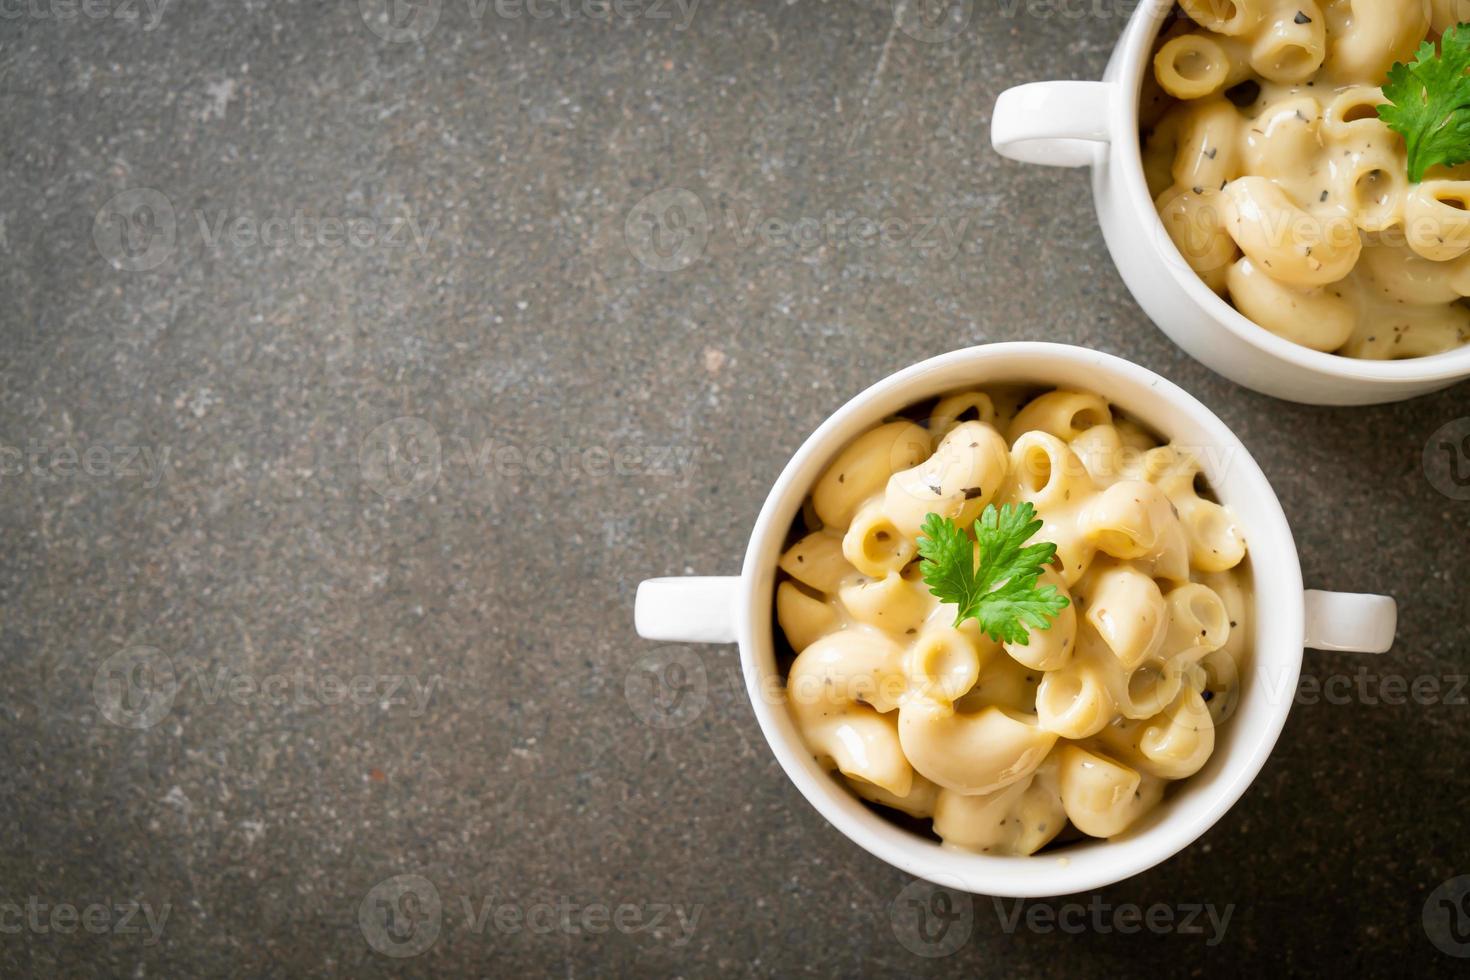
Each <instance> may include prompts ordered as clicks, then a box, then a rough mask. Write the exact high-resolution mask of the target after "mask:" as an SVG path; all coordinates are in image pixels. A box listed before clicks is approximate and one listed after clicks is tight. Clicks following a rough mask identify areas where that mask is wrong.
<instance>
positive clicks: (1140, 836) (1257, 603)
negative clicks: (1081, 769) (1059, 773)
mask: <svg viewBox="0 0 1470 980" xmlns="http://www.w3.org/2000/svg"><path fill="white" fill-rule="evenodd" d="M1058 361H1062V362H1066V363H1068V364H1069V365H1070V366H1071V367H1072V368H1073V369H1075V370H1076V371H1077V372H1079V373H1081V372H1088V376H1089V377H1095V376H1096V373H1097V372H1102V373H1104V374H1107V375H1109V376H1111V378H1112V379H1113V380H1114V381H1117V382H1121V384H1122V385H1123V386H1125V387H1128V388H1130V389H1132V390H1134V391H1137V392H1140V393H1141V394H1140V397H1144V396H1150V397H1151V396H1152V395H1151V394H1150V393H1152V394H1156V395H1158V396H1160V398H1161V400H1162V401H1163V402H1166V403H1168V406H1169V408H1171V409H1172V410H1173V412H1177V413H1179V414H1178V415H1172V414H1171V416H1170V418H1169V419H1163V418H1157V417H1141V418H1140V420H1141V421H1143V422H1145V423H1146V424H1148V425H1150V426H1151V427H1153V428H1154V429H1155V430H1156V431H1158V432H1160V433H1161V434H1166V435H1167V434H1168V433H1169V431H1170V429H1171V428H1175V429H1177V428H1179V427H1181V426H1183V425H1184V424H1185V421H1178V420H1187V423H1188V424H1190V425H1192V426H1194V427H1197V428H1199V429H1201V430H1202V431H1203V432H1204V433H1205V435H1206V438H1209V439H1212V440H1217V441H1218V444H1219V445H1221V446H1223V447H1228V448H1229V449H1230V451H1231V453H1230V462H1229V464H1228V467H1227V469H1228V471H1229V476H1228V479H1224V478H1222V479H1218V480H1217V479H1215V478H1214V475H1213V474H1207V475H1209V476H1211V478H1212V484H1213V486H1214V489H1215V490H1216V492H1217V494H1218V495H1219V496H1220V497H1221V500H1222V501H1225V502H1231V501H1233V500H1236V499H1237V498H1240V499H1242V500H1244V499H1245V498H1246V497H1247V496H1249V498H1250V500H1251V501H1252V509H1253V510H1255V511H1256V514H1255V520H1254V521H1253V522H1252V523H1251V524H1250V525H1249V534H1248V537H1249V538H1250V540H1251V541H1252V542H1253V544H1252V562H1251V568H1252V576H1253V579H1254V589H1253V592H1254V594H1255V596H1256V597H1257V598H1256V599H1255V600H1254V602H1253V615H1252V620H1253V626H1254V633H1255V637H1254V639H1255V643H1254V646H1253V652H1252V657H1251V665H1250V666H1249V667H1248V669H1250V670H1251V671H1252V678H1253V679H1252V680H1250V681H1249V682H1247V683H1246V684H1243V685H1242V687H1243V690H1242V692H1241V698H1240V704H1239V706H1238V708H1237V711H1236V713H1235V715H1234V716H1232V717H1233V718H1237V719H1243V717H1244V716H1246V715H1249V716H1250V717H1251V718H1252V719H1254V720H1255V721H1257V722H1258V723H1259V727H1258V728H1256V729H1254V730H1251V729H1247V730H1246V731H1245V732H1244V734H1238V733H1237V730H1236V729H1232V730H1231V732H1232V734H1231V736H1230V737H1231V739H1232V742H1233V745H1234V747H1233V748H1232V749H1231V750H1230V751H1229V752H1227V753H1221V752H1219V751H1218V750H1219V745H1218V744H1217V746H1216V749H1217V751H1216V752H1215V753H1214V754H1213V755H1212V758H1211V761H1210V762H1209V763H1207V765H1206V769H1205V770H1202V772H1201V773H1200V774H1196V776H1194V777H1191V779H1190V780H1184V781H1181V786H1182V787H1183V789H1182V790H1181V791H1180V792H1179V793H1177V794H1176V795H1175V796H1174V798H1173V799H1171V801H1170V803H1171V805H1170V806H1167V807H1159V808H1156V809H1155V810H1154V811H1153V813H1152V814H1150V815H1149V816H1148V817H1146V818H1145V819H1144V821H1143V822H1142V823H1143V825H1142V826H1141V827H1139V828H1130V830H1129V831H1128V832H1126V833H1125V834H1123V835H1121V836H1120V837H1116V838H1111V839H1107V840H1096V841H1091V842H1083V843H1078V844H1074V845H1069V846H1068V847H1067V848H1065V849H1064V850H1059V851H1057V852H1055V853H1052V852H1047V853H1046V854H1044V855H1040V856H1032V857H1000V856H991V855H985V854H976V853H973V852H968V851H960V850H955V849H950V848H946V847H944V846H943V845H941V844H939V843H936V842H934V841H932V840H929V839H926V838H923V837H920V836H918V835H916V834H914V833H912V832H911V831H909V830H906V829H904V828H903V827H901V826H900V825H898V824H897V823H895V822H893V821H891V820H888V819H886V818H885V817H883V816H881V815H880V814H878V813H877V812H876V811H874V810H872V809H869V808H868V807H867V806H866V805H864V804H862V803H861V802H859V801H858V799H857V798H856V797H855V796H854V795H853V794H851V793H850V792H849V791H848V790H847V789H846V788H845V787H844V786H843V785H842V784H841V783H840V782H839V780H838V779H837V778H836V777H835V776H833V775H832V774H830V773H828V772H826V771H825V770H823V769H822V768H821V767H819V766H818V765H817V763H816V760H815V759H814V758H813V757H812V755H811V754H810V752H809V751H808V749H807V748H806V745H805V744H804V742H803V741H802V740H801V737H800V734H799V732H797V731H796V728H795V724H794V721H793V720H792V718H791V716H790V714H789V712H788V710H787V707H786V703H785V699H784V696H780V697H770V696H769V695H768V694H765V695H763V692H769V691H771V690H773V687H772V686H771V685H772V682H774V685H775V687H774V689H778V690H781V691H782V692H784V687H783V686H781V684H782V682H784V676H783V675H782V674H781V673H780V671H779V669H778V668H777V665H776V662H775V652H774V646H775V645H774V614H773V607H774V591H775V578H776V563H775V557H776V556H777V555H778V554H779V551H780V549H781V547H782V546H783V544H784V542H785V540H786V535H787V531H788V530H789V528H790V526H791V522H792V520H793V519H794V518H795V516H796V513H797V511H798V510H799V508H800V506H801V502H802V500H803V499H804V498H805V496H806V495H807V493H808V491H809V490H810V487H811V484H812V483H813V482H814V480H815V474H816V473H818V472H820V470H821V469H822V468H824V467H825V466H826V465H827V463H828V462H830V460H831V459H832V458H833V456H835V454H836V453H837V452H838V451H839V450H840V449H841V447H842V446H843V445H844V444H846V443H847V442H848V441H850V439H851V438H852V437H853V436H855V435H856V434H857V433H858V432H860V431H862V430H863V429H864V428H867V427H869V426H871V425H872V424H876V423H877V422H878V421H880V420H881V419H882V418H883V417H884V416H885V415H887V414H890V413H891V412H892V411H896V410H897V409H898V408H901V407H904V406H905V405H912V404H914V403H916V402H921V401H923V400H925V399H927V398H929V397H933V396H936V395H938V394H940V393H941V392H943V391H946V390H956V388H957V386H955V385H953V384H948V385H939V386H937V387H934V388H932V390H931V389H929V388H923V385H924V384H925V379H926V378H927V379H929V381H928V383H929V384H931V385H932V384H933V383H934V381H933V379H934V378H935V377H937V376H940V375H942V373H943V372H945V371H948V370H960V369H965V370H969V369H976V368H979V369H990V370H993V371H996V372H997V373H998V374H999V375H1000V376H999V377H995V378H993V379H988V380H985V381H975V382H972V383H974V384H976V385H980V384H1005V383H1046V382H1031V381H1030V380H1029V378H1027V377H1026V376H1027V375H1031V376H1036V375H1044V374H1045V372H1046V370H1047V365H1048V364H1053V363H1056V362H1058ZM1027 365H1031V366H1030V367H1027ZM1053 383H1055V382H1053ZM1079 387H1085V386H1079ZM920 389H922V390H920ZM1109 401H1110V402H1112V403H1114V404H1117V403H1118V402H1117V399H1114V398H1111V397H1110V398H1109ZM889 405H891V406H893V407H892V408H888V407H886V406H889ZM1125 408H1126V406H1125ZM1129 412H1130V414H1134V415H1138V414H1139V413H1136V412H1133V411H1132V410H1131V409H1129ZM1171 420H1175V421H1177V424H1174V425H1171V424H1170V422H1171ZM1203 462H1204V461H1202V463H1203ZM1205 468H1206V469H1208V468H1209V465H1208V464H1206V465H1205ZM1222 477H1223V474H1222ZM1222 485H1228V486H1229V487H1230V488H1232V489H1233V490H1234V492H1233V493H1229V494H1228V495H1227V493H1225V492H1223V486H1222ZM1264 541H1270V542H1272V545H1271V546H1270V547H1268V548H1267V549H1266V555H1269V556H1270V560H1269V561H1265V560H1263V559H1264V558H1265V556H1266V555H1257V554H1256V551H1255V543H1257V542H1264ZM1263 573H1265V574H1263ZM1265 588H1269V590H1270V592H1269V593H1268V594H1267V596H1266V599H1265V600H1263V599H1262V598H1261V596H1262V593H1263V590H1264V589H1265ZM1263 604H1264V605H1267V606H1269V607H1270V615H1269V616H1268V615H1264V614H1262V607H1263ZM1304 617H1305V611H1304V599H1303V590H1302V580H1301V566H1300V562H1299V558H1298V555H1297V550H1296V545H1295V541H1294V539H1293V537H1292V534H1291V528H1290V526H1289V524H1288V523H1287V521H1286V516H1285V514H1284V513H1283V512H1282V510H1281V505H1280V502H1279V500H1278V499H1277V497H1276V495H1275V492H1274V491H1273V490H1272V489H1271V487H1270V483H1269V482H1268V481H1267V480H1266V477H1265V474H1264V473H1263V472H1262V471H1261V469H1260V467H1259V466H1258V465H1257V464H1256V462H1255V460H1254V459H1252V458H1251V457H1250V454H1249V452H1248V451H1246V449H1245V447H1244V446H1243V445H1242V444H1241V443H1240V441H1239V440H1238V439H1237V438H1236V437H1235V435H1234V434H1233V433H1232V432H1231V430H1230V429H1229V428H1228V427H1227V426H1226V425H1225V424H1224V423H1223V422H1222V421H1221V420H1220V419H1219V418H1218V417H1216V416H1215V414H1214V413H1213V412H1211V411H1210V410H1209V409H1208V408H1206V407H1205V406H1204V405H1203V404H1201V403H1200V402H1199V401H1198V400H1197V399H1195V398H1194V397H1193V396H1192V395H1190V394H1189V393H1187V392H1185V391H1184V390H1183V389H1181V388H1179V387H1178V386H1176V385H1174V384H1173V383H1171V382H1169V381H1168V380H1166V379H1164V378H1163V377H1161V376H1159V375H1157V374H1155V373H1154V372H1153V371H1150V370H1149V369H1147V368H1144V367H1142V366H1140V365H1137V364H1134V363H1132V362H1130V361H1126V360H1124V359H1122V358H1119V357H1116V356H1114V355H1111V354H1106V353H1103V352H1101V351H1096V350H1092V349H1089V348H1085V347H1077V346H1072V345H1066V344H1054V343H1044V342H1035V341H1021V342H1008V343H996V344H988V345H981V346H976V347H968V348H963V349H960V350H956V351H951V352H949V353H946V354H940V355H938V356H936V357H931V358H928V359H926V360H924V361H921V362H919V363H917V364H913V365H911V366H909V367H907V368H904V369H902V370H900V371H897V372H895V373H893V374H891V375H889V376H887V377H886V378H884V379H882V380H880V381H878V382H877V383H875V384H873V385H871V386H869V387H868V388H866V389H865V390H863V391H862V392H860V393H859V394H857V395H855V396H853V397H852V398H851V399H849V400H848V401H847V402H846V403H845V404H843V405H842V406H841V407H840V408H839V409H837V411H835V412H834V413H832V415H831V416H829V417H828V418H827V419H826V421H824V422H823V423H822V424H821V425H820V426H818V428H817V429H816V430H815V431H814V432H813V433H812V434H811V435H810V436H808V437H807V438H806V440H804V441H803V443H802V444H801V446H800V448H799V449H797V451H796V452H795V453H794V454H793V456H792V457H791V459H790V461H789V462H788V463H787V464H786V466H785V467H784V468H783V469H782V472H781V474H780V476H779V477H778V478H777V480H776V482H775V483H774V484H773V486H772V488H771V491H770V494H769V495H768V496H767V498H766V501H765V503H764V504H763V506H762V508H761V511H760V515H759V517H758V518H757V520H756V523H755V527H754V530H753V531H752V533H751V538H750V544H749V546H748V548H747V550H746V555H745V560H744V563H743V565H742V569H741V575H740V586H739V593H738V600H737V604H736V630H737V633H738V642H739V648H740V659H741V665H742V671H743V674H744V677H745V682H746V688H747V694H748V696H749V697H750V700H751V706H752V709H753V711H754V712H755V715H756V718H757V721H758V722H759V724H760V727H761V731H762V734H763V735H764V736H765V738H766V742H767V744H769V745H770V747H771V750H772V752H773V753H774V754H775V756H776V759H777V761H778V762H779V763H780V765H781V768H782V769H783V770H784V771H785V772H786V775H787V777H788V778H789V779H790V780H791V781H792V782H793V783H794V784H795V785H796V787H797V789H798V791H800V792H801V794H802V796H804V797H805V798H806V800H807V801H808V802H809V803H810V804H811V805H812V806H813V807H815V808H816V809H817V811H818V812H819V813H821V814H822V816H823V817H824V818H826V820H827V821H828V822H829V823H830V824H832V825H833V826H834V827H835V828H836V829H837V830H838V831H839V832H841V833H842V834H843V835H845V836H846V837H847V838H848V839H850V840H852V841H853V842H854V843H856V844H858V845H859V846H860V847H862V848H863V849H865V850H867V851H868V852H869V853H871V854H873V855H874V856H876V857H878V858H880V859H882V860H883V861H886V862H887V863H889V864H891V865H893V866H895V867H897V868H900V869H902V870H904V871H907V872H909V873H910V874H913V875H916V876H919V877H921V878H925V879H927V880H929V881H932V882H935V883H937V884H940V885H945V886H948V887H953V888H957V889H959V890H963V891H969V892H974V893H977V894H989V895H996V896H1007V897H1016V898H1039V897H1050V896H1056V895H1063V894H1070V893H1075V892H1083V891H1091V890H1094V889H1097V888H1100V887H1102V886H1105V885H1109V884H1112V883H1115V882H1118V881H1121V880H1123V879H1125V878H1129V877H1131V876H1133V875H1135V874H1138V873H1140V872H1143V871H1146V870H1147V869H1149V868H1151V867H1153V866H1154V865H1157V864H1159V863H1161V862H1163V861H1165V860H1167V859H1168V858H1170V857H1172V856H1173V855H1175V854H1177V853H1178V852H1180V851H1181V850H1183V849H1184V848H1186V847H1188V846H1189V844H1191V843H1192V842H1193V841H1195V840H1196V839H1197V838H1198V837H1199V836H1200V835H1202V834H1203V833H1205V831H1207V830H1209V829H1210V827H1212V826H1214V824H1215V823H1216V822H1217V821H1218V820H1219V819H1220V817H1222V816H1223V815H1224V814H1225V812H1226V811H1227V810H1229V809H1230V807H1231V806H1233V805H1234V804H1235V802H1236V801H1237V800H1238V799H1239V798H1240V797H1241V796H1242V795H1243V794H1244V793H1245V790H1246V789H1247V788H1248V787H1249V786H1250V784H1251V783H1252V782H1253V781H1254V779H1255V777H1256V776H1257V775H1258V774H1259V772H1260V770H1261V769H1262V767H1263V766H1264V765H1265V763H1266V759H1267V758H1268V757H1269V755H1270V753H1271V751H1272V749H1273V748H1274V746H1275V744H1276V741H1277V739H1278V737H1279V736H1280V733H1281V730H1282V728H1283V727H1284V725H1285V723H1286V718H1287V715H1288V713H1289V712H1290V709H1291V704H1292V698H1291V697H1289V696H1285V697H1283V696H1281V695H1282V692H1294V691H1295V690H1296V685H1297V681H1298V678H1299V676H1300V671H1301V664H1302V654H1303V636H1304V632H1303V630H1304ZM1268 622H1269V623H1270V630H1271V632H1270V634H1269V637H1268V639H1269V640H1270V642H1269V643H1267V644H1264V647H1265V649H1264V650H1263V644H1262V637H1263V636H1265V635H1266V627H1265V624H1266V623H1268ZM1267 652H1269V658H1268V657H1267V655H1266V654H1267ZM1268 659H1273V660H1274V662H1273V664H1272V666H1273V668H1274V670H1273V671H1272V673H1271V678H1272V679H1271V680H1269V681H1268V680H1266V679H1265V678H1266V673H1267V671H1266V670H1265V669H1263V668H1264V666H1265V663H1266V661H1267V660H1268ZM1257 663H1260V664H1261V667H1260V668H1257V667H1256V664H1257ZM768 678H769V679H770V680H768ZM1273 692H1275V693H1274V696H1273ZM1247 698H1250V699H1251V700H1250V701H1249V703H1248V702H1247ZM1257 715H1260V716H1262V717H1261V718H1256V717H1255V716H1257ZM1227 755H1228V756H1229V758H1228V759H1227V758H1225V757H1226V756H1227ZM1206 771H1209V772H1210V775H1209V777H1208V778H1207V779H1200V776H1201V775H1202V774H1203V773H1204V772H1206ZM1196 780H1199V781H1198V782H1196ZM1186 794H1187V795H1188V799H1189V806H1188V807H1187V808H1186V807H1183V806H1181V798H1182V797H1184V796H1186ZM1182 813H1187V814H1189V816H1188V817H1187V818H1186V817H1184V816H1180V814H1182Z"/></svg>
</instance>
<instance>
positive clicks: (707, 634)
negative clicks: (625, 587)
mask: <svg viewBox="0 0 1470 980" xmlns="http://www.w3.org/2000/svg"><path fill="white" fill-rule="evenodd" d="M739 588H740V577H739V576H738V575H726V576H689V577H687V578H651V579H648V580H646V581H644V582H640V583H639V585H638V597H637V598H636V599H634V600H633V626H634V628H635V629H637V630H638V635H639V636H641V637H643V638H644V639H645V640H670V641H672V642H675V643H734V642H735V639H736V636H735V597H736V594H737V593H738V591H739Z"/></svg>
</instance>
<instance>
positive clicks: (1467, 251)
mask: <svg viewBox="0 0 1470 980" xmlns="http://www.w3.org/2000/svg"><path fill="white" fill-rule="evenodd" d="M1181 6H1182V7H1183V11H1184V14H1185V15H1187V16H1186V17H1183V18H1180V19H1178V20H1177V21H1176V22H1174V23H1173V24H1172V25H1171V26H1170V27H1168V28H1167V29H1166V30H1164V31H1163V32H1162V33H1161V35H1160V37H1159V42H1158V48H1157V52H1156V54H1155V56H1154V60H1153V72H1152V75H1151V76H1150V78H1149V79H1148V80H1147V82H1146V84H1145V89H1144V94H1143V99H1142V105H1141V110H1142V122H1143V127H1144V132H1143V161H1144V173H1145V177H1146V179H1147V181H1148V185H1149V191H1150V193H1151V194H1152V195H1154V203H1155V206H1156V207H1157V209H1158V212H1159V215H1160V217H1161V218H1162V219H1163V223H1164V227H1165V228H1166V229H1167V230H1168V233H1169V236H1170V237H1171V238H1172V239H1173V241H1174V244H1175V245H1177V246H1178V249H1179V251H1180V253H1181V254H1182V255H1183V256H1184V258H1185V260H1186V261H1187V262H1188V263H1189V264H1190V266H1191V267H1192V268H1193V269H1194V270H1195V271H1196V272H1197V273H1199V275H1200V277H1201V278H1202V279H1203V280H1204V281H1205V283H1206V284H1208V285H1209V286H1210V288H1212V289H1213V290H1215V292H1217V293H1219V294H1220V295H1221V296H1222V297H1225V298H1226V299H1228V300H1229V301H1230V302H1231V303H1232V304H1233V305H1234V306H1235V308H1236V309H1238V310H1239V311H1240V312H1241V313H1242V314H1244V315H1245V316H1247V317H1249V318H1250V319H1251V320H1254V321H1255V322H1256V323H1258V324H1260V325H1261V326H1262V327H1265V328H1266V329H1267V330H1271V331H1272V332H1274V333H1277V334H1279V335H1281V336H1282V337H1285V338H1287V339H1288V340H1292V341H1295V342H1296V343H1299V344H1302V345H1305V346H1307V347H1310V348H1313V349H1315V350H1320V351H1329V352H1335V353H1338V354H1343V355H1346V356H1349V357H1362V358H1378V359H1389V358H1406V357H1420V356H1424V355H1428V354H1435V353H1438V352H1440V351H1445V350H1450V349H1452V348H1455V347H1458V346H1460V345H1462V344H1465V343H1467V342H1470V308H1467V307H1466V306H1465V304H1464V303H1463V302H1462V301H1461V299H1462V297H1465V296H1470V165H1462V166H1458V167H1444V166H1437V167H1431V168H1430V169H1429V172H1428V173H1426V174H1425V178H1424V180H1423V181H1422V182H1420V183H1417V184H1414V183H1410V182H1409V179H1408V168H1407V164H1406V159H1405V147H1404V141H1403V138H1402V137H1400V136H1399V134H1398V133H1395V132H1394V131H1392V130H1391V129H1389V128H1388V126H1387V125H1386V124H1385V123H1384V122H1383V121H1382V120H1381V119H1380V118H1379V117H1378V112H1377V107H1378V106H1379V105H1380V104H1383V103H1385V102H1386V101H1387V100H1386V99H1385V97H1384V94H1383V90H1382V88H1381V86H1382V85H1383V83H1384V81H1385V79H1386V77H1387V74H1388V70H1389V68H1390V67H1391V66H1392V65H1393V64H1394V63H1395V62H1396V61H1411V60H1413V57H1414V53H1415V50H1416V48H1417V47H1418V46H1419V44H1420V43H1421V42H1423V41H1424V40H1425V39H1426V38H1429V39H1434V38H1437V37H1438V36H1439V34H1440V33H1441V32H1443V31H1444V30H1446V29H1447V28H1449V27H1451V26H1453V25H1454V24H1455V23H1456V21H1457V19H1458V17H1457V14H1456V10H1457V9H1458V8H1457V4H1456V3H1455V2H1453V0H1327V2H1323V3H1319V2H1317V0H1181Z"/></svg>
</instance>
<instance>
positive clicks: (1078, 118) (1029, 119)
mask: <svg viewBox="0 0 1470 980" xmlns="http://www.w3.org/2000/svg"><path fill="white" fill-rule="evenodd" d="M1116 88H1117V86H1116V85H1114V84H1113V83H1112V82H1031V83H1030V84H1028V85H1017V86H1016V87H1015V88H1012V89H1007V90H1006V91H1004V92H1002V93H1000V98H998V99H996V100H995V110H994V112H992V113H991V116H990V145H991V146H993V147H995V152H997V153H999V154H1000V155H1001V156H1003V157H1010V158H1011V159H1012V160H1019V161H1021V162H1022V163H1040V164H1044V165H1046V166H1049V167H1085V166H1087V165H1088V164H1090V163H1094V162H1096V161H1097V159H1098V157H1099V156H1100V153H1099V149H1100V148H1101V147H1104V146H1106V145H1107V143H1108V140H1109V138H1110V134H1109V132H1108V121H1109V120H1110V119H1111V118H1112V115H1113V114H1112V111H1111V110H1112V100H1113V92H1114V91H1115V89H1116Z"/></svg>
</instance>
